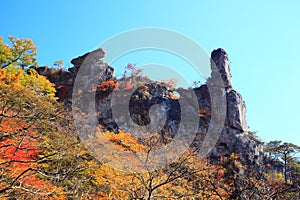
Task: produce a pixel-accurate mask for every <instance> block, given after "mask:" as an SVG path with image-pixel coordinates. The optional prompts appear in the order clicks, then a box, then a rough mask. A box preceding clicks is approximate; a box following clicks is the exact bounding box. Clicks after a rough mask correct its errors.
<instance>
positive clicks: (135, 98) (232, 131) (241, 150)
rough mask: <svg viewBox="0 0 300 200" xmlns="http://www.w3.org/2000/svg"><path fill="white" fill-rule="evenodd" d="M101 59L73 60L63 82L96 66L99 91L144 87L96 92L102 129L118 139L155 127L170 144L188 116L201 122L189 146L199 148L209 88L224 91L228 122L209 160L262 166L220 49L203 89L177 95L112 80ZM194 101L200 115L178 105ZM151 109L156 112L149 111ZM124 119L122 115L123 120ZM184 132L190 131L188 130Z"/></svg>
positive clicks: (95, 55)
mask: <svg viewBox="0 0 300 200" xmlns="http://www.w3.org/2000/svg"><path fill="white" fill-rule="evenodd" d="M88 56H91V57H92V59H88V61H86V60H87V57H88ZM104 56H105V52H104V51H103V50H102V49H98V50H96V51H93V52H90V53H87V54H85V55H83V56H80V57H78V58H76V59H73V60H72V61H71V62H72V64H73V65H74V67H73V68H71V69H69V72H68V73H69V75H68V76H67V77H69V79H70V80H71V82H72V83H73V82H74V77H76V74H77V73H78V71H79V69H80V67H81V66H82V65H83V64H85V65H88V66H89V67H91V70H92V69H93V68H94V67H95V69H96V68H97V67H96V66H101V69H103V70H102V71H101V72H92V73H98V74H99V84H100V85H101V84H103V83H104V82H106V83H107V82H109V81H111V82H112V83H117V82H119V83H120V84H121V83H123V84H126V85H127V83H129V84H131V85H132V84H133V85H134V84H137V83H139V84H140V83H143V84H141V85H138V86H137V87H132V88H131V87H130V88H129V89H128V88H127V89H121V90H120V89H119V90H114V87H115V86H114V87H108V88H107V89H105V90H103V89H102V90H99V88H98V89H97V91H96V96H95V104H96V105H95V108H96V111H97V117H98V121H99V123H100V124H102V125H103V127H104V129H107V130H109V131H113V132H115V133H118V130H119V129H125V130H127V131H129V132H130V127H131V125H132V123H133V122H134V124H136V125H137V126H147V125H148V124H150V123H154V127H161V129H160V130H158V132H159V133H160V134H161V135H162V136H163V138H166V139H167V140H171V139H172V138H173V137H174V136H176V134H177V133H178V129H179V126H180V125H181V124H182V118H184V117H186V116H188V117H190V118H191V121H193V120H194V119H196V120H198V121H199V123H198V128H197V127H196V128H197V134H196V137H195V139H194V141H193V143H192V146H195V147H200V146H201V143H202V141H203V138H204V137H205V134H206V132H207V130H208V127H209V124H210V121H211V113H212V101H211V100H212V99H211V98H214V97H211V93H210V90H209V88H210V87H217V88H223V90H224V92H223V93H222V95H224V96H225V97H226V105H225V107H226V117H225V121H224V126H223V130H222V133H221V135H220V137H219V139H218V141H217V144H216V145H215V146H214V147H213V149H212V150H211V152H210V153H209V156H210V157H211V158H218V157H219V156H229V155H230V154H231V153H237V154H240V157H241V160H242V161H243V162H244V163H246V164H251V165H256V164H259V163H260V162H261V159H262V148H263V146H262V143H261V142H260V141H258V140H257V139H255V138H254V137H253V136H252V135H251V134H249V133H248V125H247V120H246V105H245V102H244V101H243V99H242V96H241V94H239V93H238V92H236V91H235V90H234V89H232V88H233V87H232V80H231V79H232V77H231V73H230V67H229V64H228V55H227V53H226V52H225V50H224V49H217V50H214V51H213V52H212V54H211V77H210V78H209V79H208V81H207V84H205V85H202V86H200V87H198V88H194V89H183V88H178V89H176V90H175V91H172V90H170V89H169V88H168V87H167V86H166V85H165V84H163V83H158V82H154V81H151V80H145V79H144V78H143V77H134V80H130V78H129V79H126V78H125V79H124V78H123V79H122V80H116V78H114V77H113V72H114V69H113V68H112V67H110V66H109V65H107V64H106V63H105V62H104V61H103V60H102V58H103V57H104ZM42 71H43V70H42ZM43 72H44V71H43ZM219 77H221V80H220V78H219ZM86 81H89V80H86ZM67 82H70V81H67ZM173 92H177V93H179V94H180V97H179V99H177V98H174V95H173ZM192 95H195V97H196V103H197V108H199V109H200V110H199V109H196V107H195V106H193V103H194V102H189V101H187V102H186V103H180V100H182V99H193V96H192ZM155 105H159V106H158V107H156V108H155V109H154V110H153V109H152V108H154V106H155ZM124 111H125V112H124ZM124 113H126V114H125V115H124ZM150 115H152V117H150ZM151 120H153V121H151ZM162 122H163V123H162ZM184 128H186V129H188V128H189V127H188V126H186V127H184Z"/></svg>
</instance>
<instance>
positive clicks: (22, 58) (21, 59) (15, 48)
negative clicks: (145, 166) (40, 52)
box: [0, 36, 37, 68]
mask: <svg viewBox="0 0 300 200" xmlns="http://www.w3.org/2000/svg"><path fill="white" fill-rule="evenodd" d="M9 40H10V42H11V45H8V44H6V43H4V41H3V39H2V38H1V39H0V68H6V67H8V66H11V65H14V66H18V67H27V66H29V65H35V66H37V63H36V62H35V61H36V58H35V57H36V56H37V52H36V50H37V47H36V46H35V45H34V43H33V42H32V40H30V39H19V38H17V37H14V36H10V37H9Z"/></svg>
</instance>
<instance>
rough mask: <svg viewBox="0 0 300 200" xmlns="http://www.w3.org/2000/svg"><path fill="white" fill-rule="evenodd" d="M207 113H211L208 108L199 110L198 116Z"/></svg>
mask: <svg viewBox="0 0 300 200" xmlns="http://www.w3.org/2000/svg"><path fill="white" fill-rule="evenodd" d="M208 115H211V112H210V111H209V110H204V109H200V110H199V116H200V117H206V116H208Z"/></svg>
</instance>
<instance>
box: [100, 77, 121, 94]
mask: <svg viewBox="0 0 300 200" xmlns="http://www.w3.org/2000/svg"><path fill="white" fill-rule="evenodd" d="M115 88H116V89H117V88H118V84H117V83H116V82H115V81H113V80H108V81H104V82H103V83H101V84H99V85H98V86H97V89H99V90H100V91H103V92H105V91H112V90H113V89H115Z"/></svg>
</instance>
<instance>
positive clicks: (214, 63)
mask: <svg viewBox="0 0 300 200" xmlns="http://www.w3.org/2000/svg"><path fill="white" fill-rule="evenodd" d="M211 70H212V72H211V76H212V78H213V79H214V78H215V77H218V74H220V75H221V78H222V80H223V84H224V87H225V88H226V89H229V88H232V83H231V74H230V68H229V64H228V55H227V53H226V51H225V50H224V49H221V48H219V49H217V50H214V51H213V52H212V53H211ZM215 82H216V81H215Z"/></svg>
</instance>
